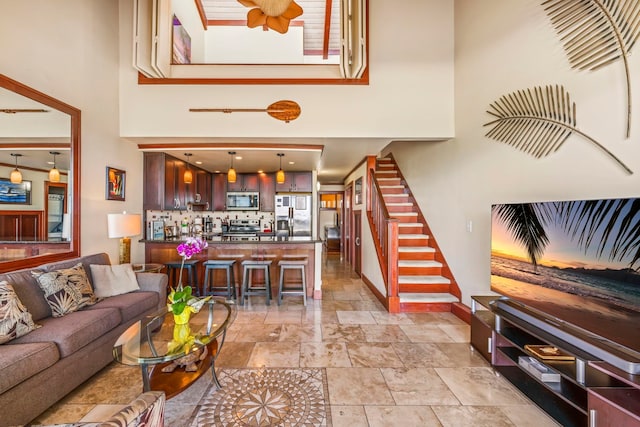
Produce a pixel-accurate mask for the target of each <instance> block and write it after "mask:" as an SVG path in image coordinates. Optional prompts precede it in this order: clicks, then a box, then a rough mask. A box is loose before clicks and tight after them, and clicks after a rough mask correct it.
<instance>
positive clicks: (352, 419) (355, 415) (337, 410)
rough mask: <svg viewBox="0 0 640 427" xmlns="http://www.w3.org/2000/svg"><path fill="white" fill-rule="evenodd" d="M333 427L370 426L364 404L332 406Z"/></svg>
mask: <svg viewBox="0 0 640 427" xmlns="http://www.w3.org/2000/svg"><path fill="white" fill-rule="evenodd" d="M331 420H332V421H333V427H368V426H369V423H368V422H367V415H366V414H365V412H364V407H363V406H338V405H333V406H331Z"/></svg>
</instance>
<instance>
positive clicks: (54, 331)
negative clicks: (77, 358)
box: [11, 308, 122, 358]
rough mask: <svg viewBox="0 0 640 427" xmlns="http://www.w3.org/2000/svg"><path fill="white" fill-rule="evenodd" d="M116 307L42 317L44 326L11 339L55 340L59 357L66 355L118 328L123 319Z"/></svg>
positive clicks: (21, 340) (17, 340) (30, 340)
mask: <svg viewBox="0 0 640 427" xmlns="http://www.w3.org/2000/svg"><path fill="white" fill-rule="evenodd" d="M121 319H122V318H121V317H120V312H119V311H118V310H117V309H115V308H103V309H100V310H80V311H76V312H73V313H69V314H67V315H66V316H63V317H49V318H47V319H42V320H40V322H39V323H40V324H41V325H42V327H41V328H39V329H36V330H35V331H33V332H30V333H28V334H27V335H25V336H23V337H20V338H18V339H16V340H13V341H11V342H12V343H16V344H22V343H30V342H31V343H33V342H47V341H53V342H55V343H56V344H57V346H58V351H60V357H61V358H62V357H66V356H68V355H70V354H72V353H73V352H75V351H77V350H79V349H80V348H82V347H84V346H85V345H87V344H88V343H90V342H92V341H94V340H95V339H96V338H99V337H101V336H102V335H104V334H105V333H106V332H108V331H110V330H111V329H113V328H115V327H116V326H118V325H119V324H120V321H121Z"/></svg>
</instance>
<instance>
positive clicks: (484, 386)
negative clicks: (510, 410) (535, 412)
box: [435, 368, 527, 406]
mask: <svg viewBox="0 0 640 427" xmlns="http://www.w3.org/2000/svg"><path fill="white" fill-rule="evenodd" d="M435 370H436V372H437V373H438V375H439V376H440V378H442V380H443V381H444V382H445V383H446V384H447V386H448V387H449V389H451V391H452V392H453V393H454V394H455V395H456V397H457V398H458V399H459V400H460V402H461V403H462V404H463V405H494V406H501V405H523V404H526V403H527V401H526V399H524V398H523V397H522V395H521V394H520V392H518V390H517V389H516V388H515V387H513V386H512V385H511V384H510V383H509V382H507V380H505V379H504V378H502V377H498V376H496V375H495V374H494V373H493V370H492V369H491V368H435Z"/></svg>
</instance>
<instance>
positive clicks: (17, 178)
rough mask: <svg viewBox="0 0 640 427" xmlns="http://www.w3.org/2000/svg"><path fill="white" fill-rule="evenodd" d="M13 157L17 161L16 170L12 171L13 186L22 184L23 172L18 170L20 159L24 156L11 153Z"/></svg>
mask: <svg viewBox="0 0 640 427" xmlns="http://www.w3.org/2000/svg"><path fill="white" fill-rule="evenodd" d="M11 155H12V156H13V157H15V159H16V168H15V169H14V170H12V171H11V177H10V180H11V183H12V184H20V183H21V182H22V172H20V170H19V169H18V157H22V154H17V153H11Z"/></svg>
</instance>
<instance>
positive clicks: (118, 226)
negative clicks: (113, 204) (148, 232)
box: [107, 212, 142, 264]
mask: <svg viewBox="0 0 640 427" xmlns="http://www.w3.org/2000/svg"><path fill="white" fill-rule="evenodd" d="M141 224H142V215H140V214H128V213H126V212H122V213H121V214H108V215H107V229H108V232H109V238H110V239H114V238H120V246H119V262H120V264H128V263H130V262H131V236H137V235H138V234H140V233H141V232H142V225H141Z"/></svg>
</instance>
